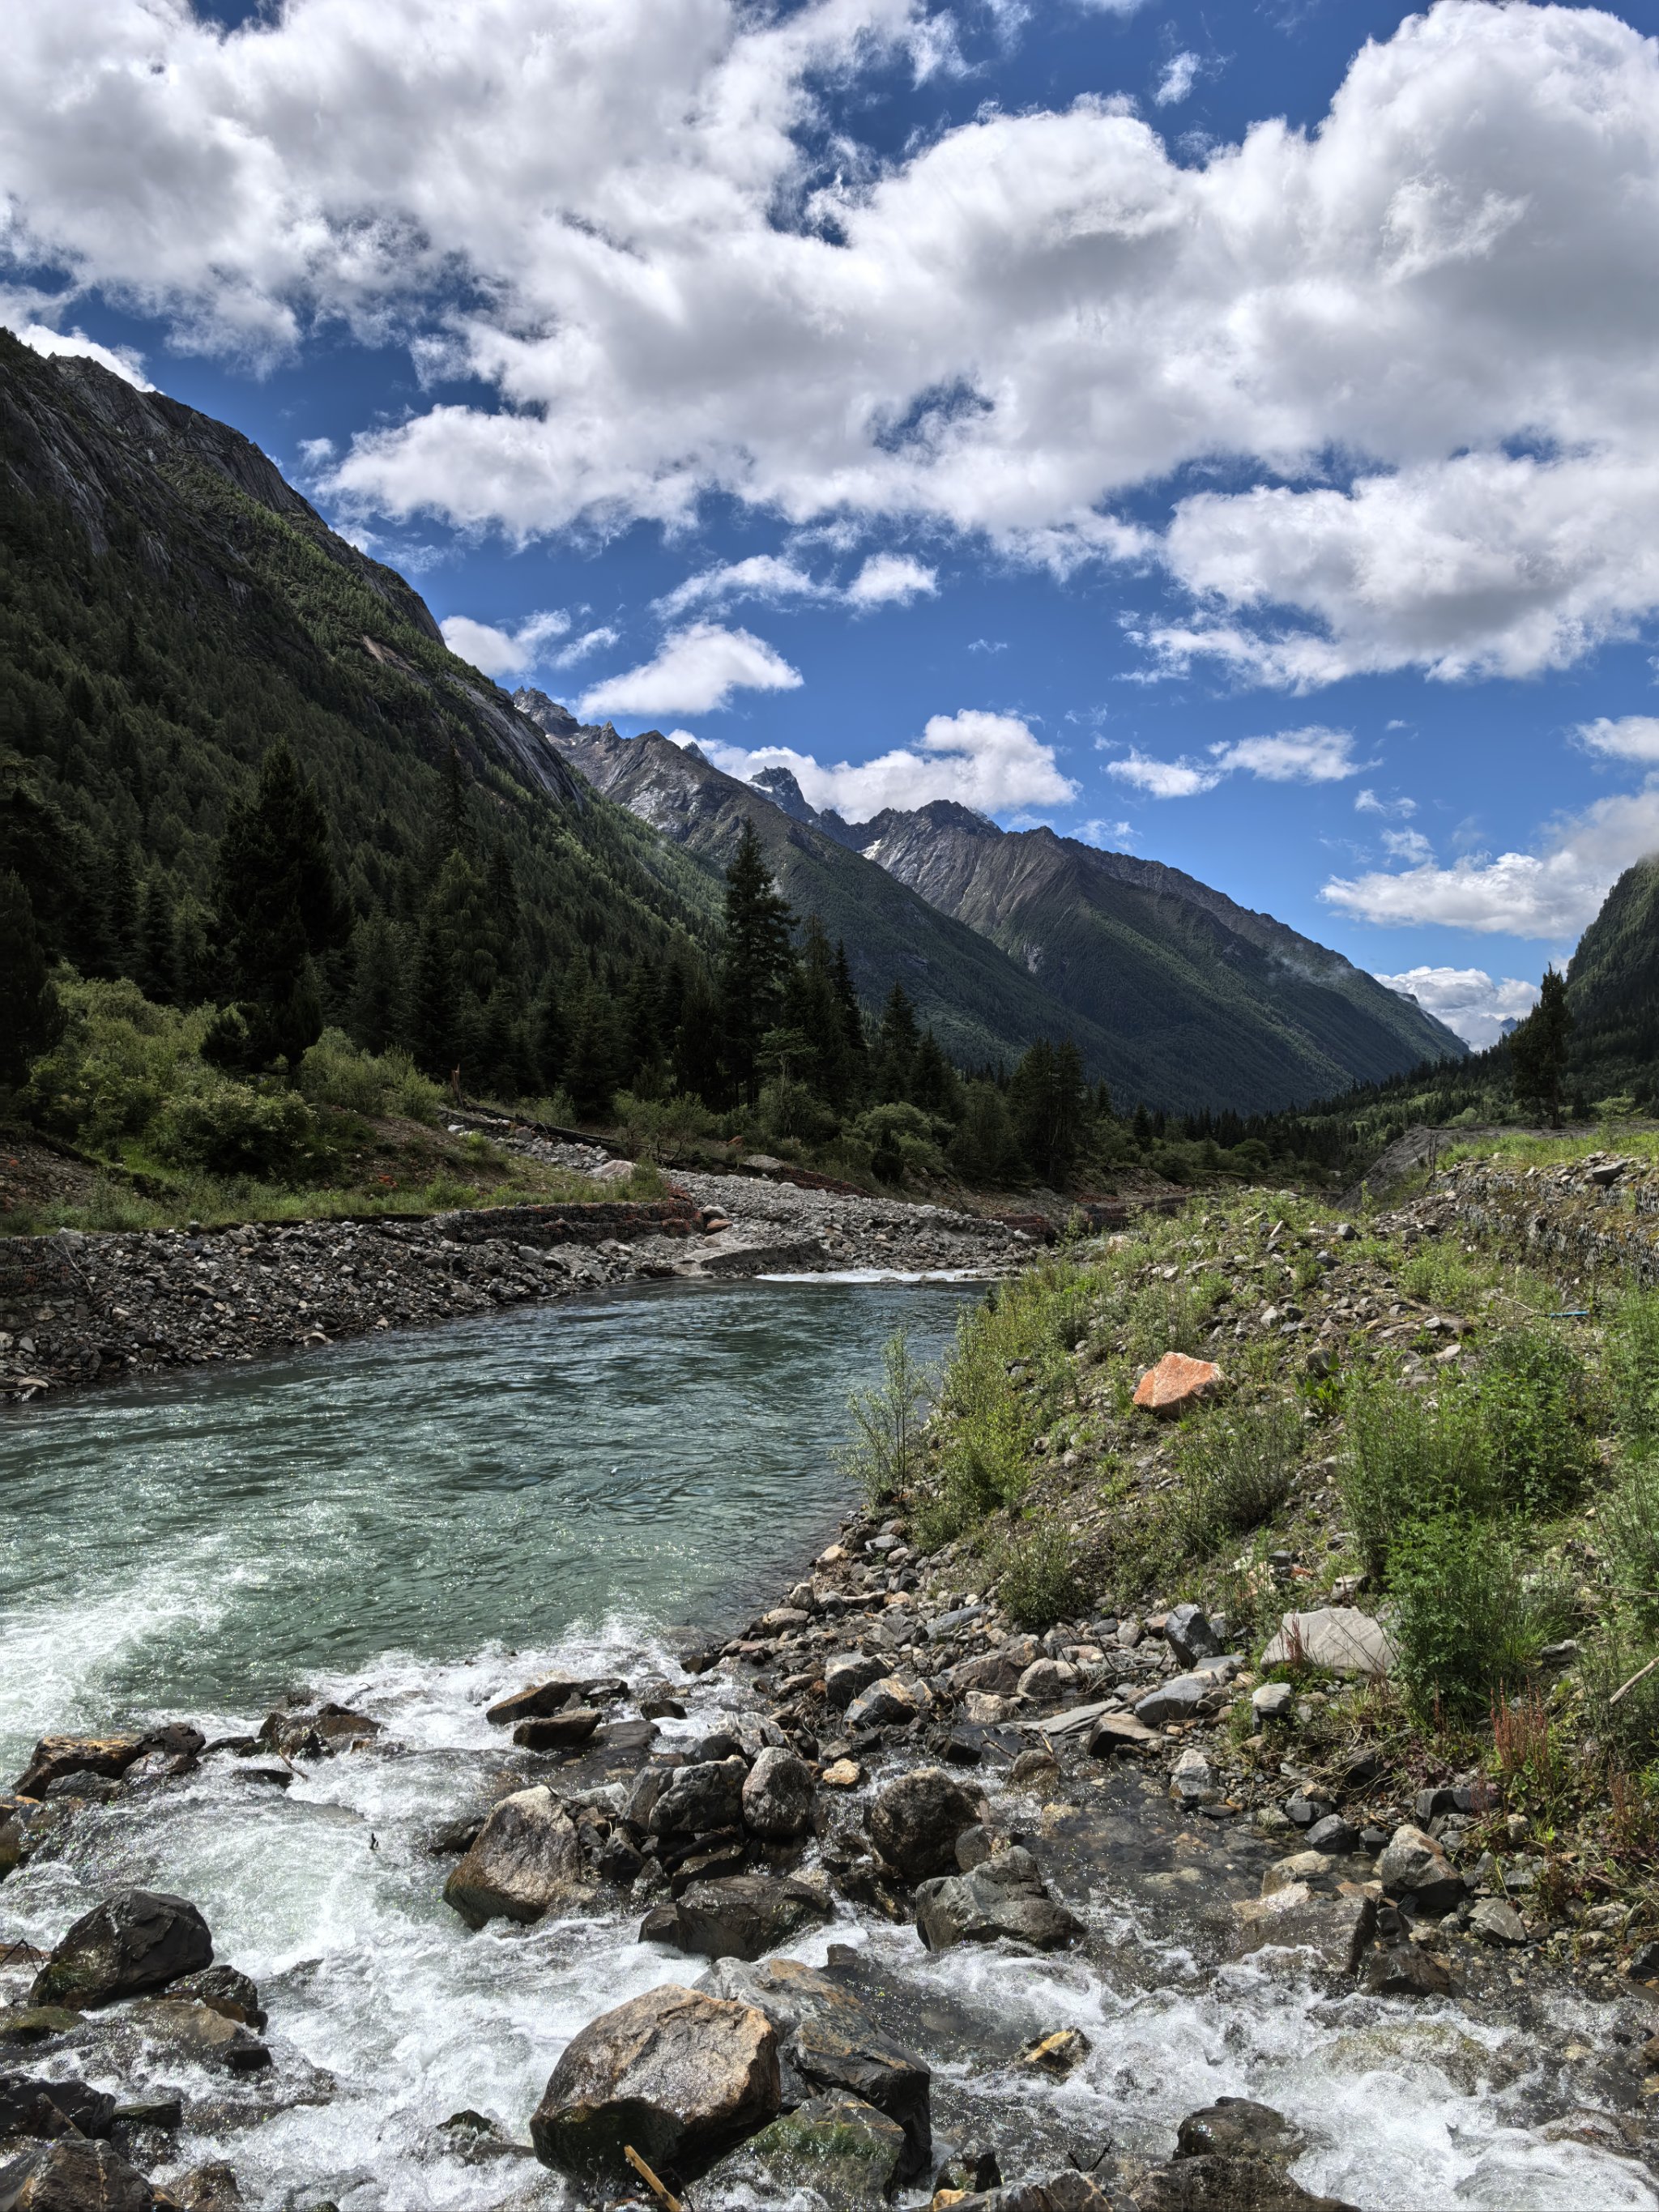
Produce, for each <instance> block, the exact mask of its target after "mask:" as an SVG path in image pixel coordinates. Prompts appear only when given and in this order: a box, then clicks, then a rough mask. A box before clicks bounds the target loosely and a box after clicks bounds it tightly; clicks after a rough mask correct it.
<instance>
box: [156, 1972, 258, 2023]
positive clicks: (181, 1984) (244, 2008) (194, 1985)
mask: <svg viewBox="0 0 1659 2212" xmlns="http://www.w3.org/2000/svg"><path fill="white" fill-rule="evenodd" d="M167 1995H168V1996H170V1997H193V1998H195V1999H196V2000H197V2002H199V2003H202V2004H204V2005H211V2006H212V2008H213V2009H214V2011H215V2012H222V2013H223V2015H225V2017H226V2019H227V2020H240V2021H241V2022H242V2023H243V2024H244V2026H246V2027H264V2024H265V2011H264V2006H263V2005H262V2004H261V2003H260V2002H259V1991H258V1986H257V1984H255V1982H254V1981H253V1979H252V1976H251V1975H248V1974H244V1973H240V1972H238V1971H237V1969H236V1968H235V1967H234V1966H223V1965H219V1966H204V1968H203V1969H202V1971H201V1972H200V1973H199V1974H186V1975H185V1977H184V1978H183V1979H182V1980H180V1981H176V1982H169V1983H168V1984H167Z"/></svg>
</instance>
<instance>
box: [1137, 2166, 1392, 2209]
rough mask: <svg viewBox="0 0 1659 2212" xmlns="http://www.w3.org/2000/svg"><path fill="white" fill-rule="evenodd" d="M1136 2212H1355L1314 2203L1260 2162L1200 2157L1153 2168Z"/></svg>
mask: <svg viewBox="0 0 1659 2212" xmlns="http://www.w3.org/2000/svg"><path fill="white" fill-rule="evenodd" d="M1135 2202H1136V2203H1137V2204H1138V2205H1139V2208H1140V2212H1358V2206H1356V2205H1352V2204H1350V2203H1346V2201H1345V2200H1344V2199H1342V2198H1340V2197H1316V2196H1314V2195H1313V2194H1312V2193H1311V2192H1310V2191H1308V2190H1306V2189H1304V2188H1303V2187H1302V2185H1300V2183H1299V2182H1296V2181H1292V2180H1291V2177H1290V2175H1289V2174H1288V2173H1286V2172H1285V2169H1284V2167H1283V2166H1279V2165H1276V2164H1275V2163H1274V2162H1273V2160H1270V2159H1265V2158H1226V2157H1221V2156H1218V2155H1214V2154H1205V2155H1200V2156H1199V2157H1195V2158H1177V2159H1175V2160H1171V2162H1170V2164H1169V2165H1168V2166H1157V2167H1155V2168H1154V2169H1153V2170H1152V2172H1151V2173H1149V2174H1148V2175H1147V2177H1146V2180H1145V2181H1143V2182H1142V2183H1140V2184H1139V2186H1138V2187H1137V2189H1136V2191H1135Z"/></svg>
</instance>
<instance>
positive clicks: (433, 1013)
mask: <svg viewBox="0 0 1659 2212" xmlns="http://www.w3.org/2000/svg"><path fill="white" fill-rule="evenodd" d="M409 1046H410V1051H411V1052H412V1053H413V1054H414V1055H415V1059H416V1063H417V1065H418V1066H421V1067H422V1068H423V1069H424V1070H425V1071H426V1073H428V1075H431V1076H435V1077H436V1078H437V1079H438V1080H440V1081H444V1080H446V1079H447V1078H448V1077H449V1076H450V1075H452V1074H453V1072H454V1069H455V1067H456V1065H457V1063H458V1061H459V1058H460V1054H459V1036H458V1035H457V1024H456V1018H455V987H454V978H453V974H452V971H451V968H450V960H449V947H448V945H447V944H446V943H445V941H444V933H443V925H442V922H441V919H440V917H439V915H437V914H436V913H435V912H434V911H433V910H432V909H431V908H428V912H427V915H426V918H425V920H424V921H422V924H421V934H420V939H419V942H418V944H417V945H416V952H415V974H414V979H413V983H412V986H411V988H410V996H409Z"/></svg>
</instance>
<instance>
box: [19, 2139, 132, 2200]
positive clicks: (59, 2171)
mask: <svg viewBox="0 0 1659 2212" xmlns="http://www.w3.org/2000/svg"><path fill="white" fill-rule="evenodd" d="M157 2203H158V2198H157V2196H156V2192H155V2189H154V2188H153V2187H152V2186H151V2185H150V2184H149V2182H148V2181H147V2180H146V2179H145V2178H144V2176H143V2174H142V2173H140V2172H139V2171H138V2169H137V2166H129V2165H128V2163H127V2161H126V2160H125V2159H124V2158H123V2157H122V2156H121V2154H120V2153H119V2152H118V2151H115V2150H112V2149H111V2148H110V2146H109V2145H108V2144H107V2143H106V2142H88V2141H87V2139H86V2138H85V2137H84V2136H82V2137H80V2138H79V2139H76V2137H74V2136H70V2137H68V2138H67V2139H65V2140H64V2141H63V2142H49V2143H43V2144H42V2145H41V2146H40V2148H39V2149H38V2150H33V2151H26V2152H25V2153H24V2154H22V2155H21V2157H17V2158H12V2159H8V2160H5V2161H4V2162H3V2163H0V2207H3V2212H155V2208H156V2206H157Z"/></svg>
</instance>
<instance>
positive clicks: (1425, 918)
mask: <svg viewBox="0 0 1659 2212" xmlns="http://www.w3.org/2000/svg"><path fill="white" fill-rule="evenodd" d="M1654 853H1659V781H1656V782H1654V783H1650V784H1649V785H1647V786H1646V787H1644V789H1643V790H1641V791H1639V792H1627V793H1620V794H1619V795H1618V796H1616V797H1613V798H1609V799H1598V800H1597V801H1596V802H1595V805H1593V806H1589V807H1587V808H1586V809H1585V810H1584V811H1583V813H1582V814H1577V815H1573V816H1570V817H1567V818H1566V819H1565V820H1563V821H1561V822H1559V823H1556V824H1555V825H1554V826H1553V829H1551V831H1550V832H1549V834H1548V836H1547V838H1546V839H1545V840H1544V843H1543V849H1542V850H1541V852H1537V853H1499V854H1495V855H1494V854H1467V855H1465V857H1464V858H1463V859H1462V860H1457V861H1455V863H1454V864H1453V866H1450V867H1449V868H1446V867H1441V866H1437V864H1436V863H1435V862H1433V861H1432V860H1427V861H1425V862H1423V863H1422V864H1421V865H1420V866H1415V867H1411V868H1407V869H1405V870H1403V871H1401V872H1399V873H1397V874H1389V873H1386V872H1381V871H1379V872H1375V873H1372V874H1369V875H1363V876H1356V877H1352V878H1342V877H1334V878H1332V880H1331V881H1330V882H1329V883H1328V884H1326V885H1325V887H1324V889H1323V890H1322V891H1321V892H1320V894H1319V896H1321V898H1322V899H1325V900H1327V901H1328V902H1329V903H1330V904H1331V905H1332V906H1334V907H1339V908H1341V910H1342V911H1343V912H1344V913H1345V914H1347V915H1352V917H1353V918H1354V919H1355V920H1356V921H1372V922H1380V923H1383V924H1385V925H1389V924H1393V925H1396V926H1400V927H1407V926H1411V927H1421V926H1423V925H1425V924H1428V925H1437V926H1439V927H1444V928H1450V929H1468V930H1473V931H1475V932H1478V933H1482V934H1486V935H1492V936H1508V937H1526V938H1544V939H1553V940H1554V941H1556V942H1558V943H1559V941H1560V940H1562V939H1571V938H1573V937H1576V936H1577V934H1578V933H1579V932H1580V931H1581V930H1583V928H1584V927H1585V926H1586V925H1587V924H1588V923H1589V922H1591V921H1594V920H1595V915H1596V914H1597V912H1598V911H1599V910H1600V908H1601V902H1602V900H1603V899H1604V898H1605V897H1606V896H1607V892H1608V890H1609V889H1610V888H1611V887H1612V885H1613V882H1614V881H1615V879H1616V878H1618V877H1619V876H1620V875H1621V874H1622V873H1623V872H1624V871H1625V870H1626V868H1627V867H1629V866H1631V865H1632V862H1633V861H1636V860H1644V859H1646V858H1647V857H1648V856H1649V855H1650V854H1654Z"/></svg>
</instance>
